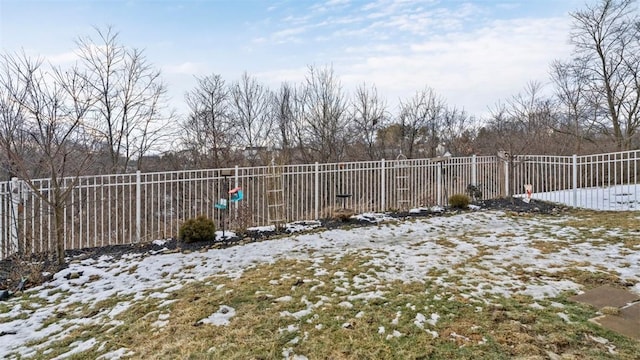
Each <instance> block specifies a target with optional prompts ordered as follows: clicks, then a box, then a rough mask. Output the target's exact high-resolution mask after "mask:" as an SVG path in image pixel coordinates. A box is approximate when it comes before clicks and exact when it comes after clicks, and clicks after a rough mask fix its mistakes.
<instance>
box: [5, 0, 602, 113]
mask: <svg viewBox="0 0 640 360" xmlns="http://www.w3.org/2000/svg"><path fill="white" fill-rule="evenodd" d="M593 1H595V0H535V1H531V0H495V1H493V0H469V1H463V0H440V1H439V0H415V1H411V0H375V1H359V0H323V1H307V0H276V1H259V0H238V1H223V0H187V1H174V0H155V1H148V0H144V1H138V0H130V1H121V0H112V1H104V0H103V1H96V0H84V1H80V0H48V1H33V0H0V48H1V49H2V51H3V52H16V51H24V52H25V53H27V54H28V55H32V56H38V57H43V58H45V59H47V60H49V61H50V62H51V63H52V64H55V65H61V66H64V65H70V64H71V63H72V62H73V61H74V58H75V56H74V52H75V50H76V45H75V41H76V40H77V38H78V37H83V36H87V35H93V36H95V29H94V28H95V27H98V28H101V29H105V28H106V27H107V26H112V27H113V28H114V30H116V31H117V32H119V38H120V42H121V43H122V44H123V45H125V46H128V47H131V48H138V49H143V50H144V54H145V55H146V56H147V59H148V60H149V61H150V62H151V63H152V64H154V65H155V66H157V67H158V68H160V69H161V70H162V73H163V79H164V80H165V82H166V83H167V85H168V88H169V95H170V97H171V100H170V102H171V104H172V105H173V106H174V107H175V108H176V109H177V110H178V111H179V112H185V111H186V105H185V104H184V94H185V92H187V91H189V90H191V89H193V88H194V87H195V85H196V80H195V77H196V76H206V75H211V74H218V75H221V76H222V78H223V79H224V80H225V81H226V82H228V83H230V82H234V81H237V80H239V79H240V77H241V75H242V74H243V72H247V73H248V74H249V75H252V76H255V77H256V78H257V79H258V80H259V81H260V82H262V83H263V84H265V85H267V86H268V87H270V88H272V89H274V90H275V89H277V88H278V87H279V85H280V84H281V83H282V82H285V81H286V82H290V83H298V82H301V81H303V80H304V77H305V75H307V73H308V67H309V66H315V67H324V66H331V67H332V68H333V70H334V72H335V74H336V75H337V76H338V78H339V79H340V81H341V84H342V87H343V90H344V91H345V93H347V94H349V93H351V92H353V90H354V89H355V88H356V87H357V86H359V85H362V84H366V85H367V86H372V85H375V87H376V88H377V90H378V93H379V95H381V96H382V97H383V98H385V99H386V102H387V104H388V105H389V108H390V111H392V113H396V112H395V111H394V109H396V106H397V105H398V103H399V102H400V101H401V100H402V101H406V100H408V99H410V98H411V97H412V96H414V95H415V94H416V92H417V91H420V90H423V89H425V88H427V87H429V88H432V89H434V90H435V92H436V93H437V94H439V95H440V96H441V97H442V98H443V99H444V100H445V101H446V102H447V104H449V106H451V107H454V106H455V107H457V108H459V109H465V110H466V111H467V112H468V113H470V114H473V115H476V116H482V115H483V114H486V113H488V110H489V109H490V108H492V107H493V106H495V105H496V104H497V103H498V102H500V101H504V100H505V99H507V98H509V97H511V96H514V95H516V94H517V93H519V92H521V91H522V90H523V89H524V87H525V86H526V84H527V83H528V82H531V81H539V82H541V83H542V84H548V82H549V67H550V64H551V62H552V61H553V60H556V59H568V58H569V56H570V53H571V45H570V44H569V34H570V28H571V18H570V16H569V12H571V11H575V10H578V9H582V8H584V7H585V4H586V3H587V2H588V3H592V2H593ZM548 88H550V86H548ZM548 91H551V90H548Z"/></svg>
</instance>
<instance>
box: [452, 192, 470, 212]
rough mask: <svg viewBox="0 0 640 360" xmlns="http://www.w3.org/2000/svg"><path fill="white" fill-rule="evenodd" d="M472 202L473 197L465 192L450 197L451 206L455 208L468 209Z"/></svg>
mask: <svg viewBox="0 0 640 360" xmlns="http://www.w3.org/2000/svg"><path fill="white" fill-rule="evenodd" d="M470 203H471V198H469V196H468V195H465V194H455V195H452V196H451V197H450V198H449V206H451V207H452V208H454V209H467V208H469V204H470Z"/></svg>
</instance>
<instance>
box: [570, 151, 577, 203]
mask: <svg viewBox="0 0 640 360" xmlns="http://www.w3.org/2000/svg"><path fill="white" fill-rule="evenodd" d="M572 177H573V179H572V186H573V196H572V199H571V205H572V206H573V207H576V206H578V155H576V154H573V168H572Z"/></svg>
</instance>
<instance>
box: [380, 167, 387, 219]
mask: <svg viewBox="0 0 640 360" xmlns="http://www.w3.org/2000/svg"><path fill="white" fill-rule="evenodd" d="M385 166H386V165H385V161H384V159H382V160H381V161H380V210H379V211H385V210H386V209H387V204H386V203H387V184H386V182H387V180H386V179H387V174H386V170H385Z"/></svg>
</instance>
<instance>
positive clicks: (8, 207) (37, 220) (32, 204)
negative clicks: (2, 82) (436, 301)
mask: <svg viewBox="0 0 640 360" xmlns="http://www.w3.org/2000/svg"><path fill="white" fill-rule="evenodd" d="M639 155H640V151H634V152H624V153H613V154H603V155H591V156H573V157H553V156H517V157H514V158H509V159H507V160H504V159H501V158H498V157H496V156H472V157H457V158H445V159H439V160H434V159H412V160H381V161H369V162H345V163H332V164H318V163H316V164H306V165H284V166H278V167H275V168H274V167H271V166H263V167H250V168H249V167H247V168H245V167H235V168H231V169H209V170H193V171H175V172H158V173H140V172H137V173H134V174H115V175H101V176H87V177H81V178H79V179H74V178H68V179H64V180H63V181H62V183H61V187H62V188H63V189H65V188H71V187H72V189H71V191H70V193H69V196H68V198H67V199H66V201H65V202H64V204H63V206H62V207H63V217H64V229H63V231H64V234H65V239H66V243H65V246H66V248H67V249H78V248H87V247H97V246H107V245H117V244H130V243H139V242H148V241H152V240H154V239H164V238H168V237H176V236H177V234H178V229H179V227H180V225H181V224H182V222H183V221H185V220H186V219H189V218H192V217H196V216H198V215H205V216H207V217H210V218H213V219H214V221H215V222H216V224H217V226H218V228H220V227H221V226H222V224H223V221H225V222H226V224H225V226H226V228H227V229H228V228H229V227H231V228H233V226H234V221H238V219H237V217H238V216H248V217H249V218H248V219H240V220H243V222H244V223H245V225H248V226H260V225H269V214H268V209H269V204H268V196H267V191H268V190H270V189H269V188H268V186H269V181H267V180H268V178H269V176H272V175H273V174H277V175H278V177H277V179H278V183H279V184H280V185H281V189H282V190H283V194H284V196H283V201H284V206H283V208H284V212H285V214H284V215H285V220H287V221H295V220H311V219H321V218H325V217H327V216H328V215H329V214H330V211H331V209H332V208H333V207H336V206H343V205H344V206H346V207H348V208H350V209H353V210H355V211H356V212H357V213H362V212H371V211H388V210H408V209H409V208H415V207H423V206H432V205H445V204H446V199H447V198H448V197H449V196H451V195H453V194H456V193H465V192H466V190H467V186H468V185H469V184H472V185H476V186H477V188H479V189H480V190H481V191H482V193H483V195H482V196H483V198H496V197H500V196H505V195H507V194H518V193H522V192H523V188H522V186H523V184H532V185H533V189H534V192H535V193H541V192H544V193H548V194H551V195H553V194H554V192H557V191H560V192H558V194H560V195H558V196H573V204H574V205H577V204H579V202H578V199H579V196H580V192H579V189H580V188H584V187H611V186H613V185H623V184H637V179H638V173H639V171H640V169H639V166H638V165H639V164H638V161H639V158H640V156H639ZM229 173H230V174H231V175H230V176H227V177H225V176H223V175H226V174H229ZM31 185H32V186H27V183H25V182H24V181H22V180H19V179H12V180H11V181H8V182H4V183H0V228H1V230H2V231H1V233H0V259H2V258H5V257H7V256H8V255H10V254H13V253H15V252H17V251H20V252H26V253H29V252H35V253H37V252H43V251H50V250H52V249H53V248H54V242H55V240H54V238H55V235H54V228H55V221H54V213H53V207H52V206H50V205H49V204H48V202H47V200H48V201H49V202H51V200H52V198H51V196H52V195H51V194H52V192H53V188H52V186H51V180H50V179H39V180H31ZM236 186H240V187H242V188H243V191H244V199H243V200H242V201H241V202H239V203H234V204H232V206H231V207H230V212H229V213H228V216H225V215H226V214H225V212H224V211H222V210H218V209H216V208H215V207H214V204H215V203H216V202H217V201H218V199H220V198H222V197H225V196H226V193H227V192H228V189H229V188H232V187H236ZM567 190H570V192H569V193H570V195H566V193H567ZM338 195H349V196H348V197H346V198H344V200H343V198H339V197H338ZM551 195H550V197H551V198H549V199H548V200H552V201H562V199H555V198H553V196H551ZM636 200H640V199H636ZM342 201H344V204H343V203H342ZM239 207H241V208H239ZM243 214H244V215H243ZM247 214H248V215H247ZM229 221H230V222H231V223H229Z"/></svg>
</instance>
